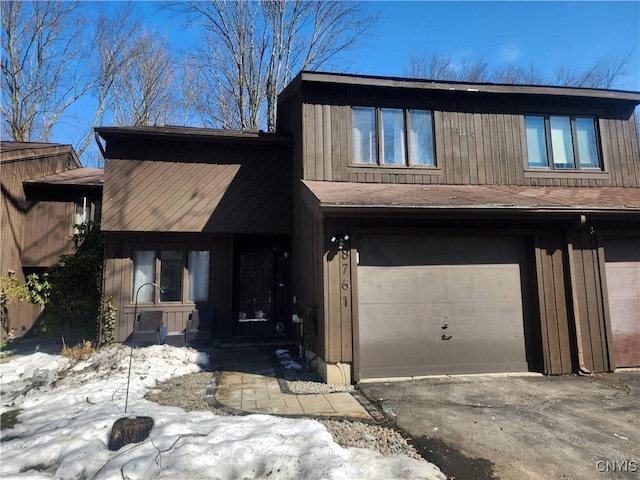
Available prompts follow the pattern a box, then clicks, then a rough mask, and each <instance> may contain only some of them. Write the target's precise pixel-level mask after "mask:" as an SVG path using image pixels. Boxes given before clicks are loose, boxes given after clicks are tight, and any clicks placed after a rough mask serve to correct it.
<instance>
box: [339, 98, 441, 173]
mask: <svg viewBox="0 0 640 480" xmlns="http://www.w3.org/2000/svg"><path fill="white" fill-rule="evenodd" d="M351 121H352V138H353V163H354V164H357V165H380V166H396V165H399V166H427V167H428V166H434V165H435V155H434V147H433V114H432V112H431V111H429V110H413V109H401V108H375V107H352V109H351Z"/></svg>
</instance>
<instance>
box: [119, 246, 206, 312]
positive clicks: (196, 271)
mask: <svg viewBox="0 0 640 480" xmlns="http://www.w3.org/2000/svg"><path fill="white" fill-rule="evenodd" d="M209 257H210V252H209V251H207V250H187V251H183V250H160V251H155V250H137V251H134V252H133V290H132V294H131V299H132V302H134V301H135V296H136V292H137V291H138V289H139V288H140V287H142V285H144V284H145V283H155V284H156V285H159V286H160V288H159V289H156V288H154V287H153V286H152V285H147V286H145V287H142V288H141V289H140V292H139V293H138V303H156V301H159V302H194V303H195V302H203V303H206V302H208V301H209ZM185 286H186V288H185ZM156 291H157V292H158V293H157V294H156Z"/></svg>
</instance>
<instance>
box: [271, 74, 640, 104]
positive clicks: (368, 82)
mask: <svg viewBox="0 0 640 480" xmlns="http://www.w3.org/2000/svg"><path fill="white" fill-rule="evenodd" d="M304 83H307V84H327V85H330V84H333V85H338V84H340V85H357V86H359V87H378V88H394V89H413V90H430V91H440V92H465V93H487V94H498V95H500V94H501V95H513V94H518V95H546V96H562V97H583V98H591V99H608V100H620V101H626V102H632V103H634V104H635V105H638V104H640V92H634V91H627V90H609V89H601V88H583V87H564V86H555V85H519V84H502V83H474V82H451V81H440V80H428V79H415V78H401V77H382V76H371V75H353V74H344V73H326V72H309V71H302V72H300V73H299V74H298V76H296V78H295V79H294V80H293V81H292V82H291V83H290V84H289V85H288V86H287V87H286V88H285V89H284V90H283V91H282V93H281V94H280V96H281V97H282V99H283V100H284V99H285V98H287V97H289V96H290V95H293V94H294V93H295V92H296V91H298V90H299V89H300V88H301V87H302V85H303V84H304Z"/></svg>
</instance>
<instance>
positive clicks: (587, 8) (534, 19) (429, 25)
mask: <svg viewBox="0 0 640 480" xmlns="http://www.w3.org/2000/svg"><path fill="white" fill-rule="evenodd" d="M154 3H155V2H142V1H141V2H138V4H137V7H138V9H139V10H140V11H141V12H142V13H143V15H144V17H145V22H144V23H145V27H146V28H147V30H148V31H151V30H154V31H155V32H156V33H158V34H166V35H167V36H168V40H169V43H170V44H173V45H177V46H178V47H179V48H181V49H184V50H188V49H189V48H190V47H192V46H193V45H195V44H196V43H197V41H198V37H197V34H196V33H195V29H193V28H191V29H189V28H186V29H185V28H184V26H183V25H182V24H181V21H182V19H181V18H180V17H176V16H175V15H174V14H172V13H171V12H168V11H167V10H160V11H158V9H157V8H156V5H155V4H154ZM367 7H368V8H370V9H371V10H374V11H377V12H378V13H379V15H380V17H379V21H378V23H377V25H376V26H375V28H373V29H372V31H371V33H370V34H369V36H368V37H367V38H365V39H363V41H362V44H361V45H360V46H359V48H358V49H357V50H355V51H353V52H352V53H351V54H350V55H349V61H348V63H345V64H343V65H342V66H341V67H340V68H339V69H338V70H337V71H343V72H347V73H359V74H366V75H380V76H403V73H404V70H405V68H406V66H407V65H408V63H409V58H410V56H411V55H412V54H422V55H424V56H425V57H427V58H428V57H430V56H431V55H432V54H434V53H437V54H438V55H440V56H448V57H451V58H453V59H454V60H459V59H461V58H464V57H467V58H471V59H476V58H484V59H485V60H486V61H487V62H488V63H489V65H490V66H491V67H500V66H502V65H504V64H507V63H512V64H515V65H520V66H526V67H528V66H531V65H533V66H535V67H536V69H537V70H539V71H541V72H543V73H545V74H548V75H549V74H552V73H553V71H554V70H555V69H556V68H557V67H559V66H561V65H565V66H570V67H573V68H575V69H577V70H581V69H584V68H586V67H589V66H592V65H593V64H594V62H596V61H597V60H598V59H600V58H602V57H607V56H615V55H621V54H624V53H625V52H630V53H631V59H630V63H629V65H628V67H627V73H628V76H627V77H625V78H623V79H622V81H621V82H620V83H619V84H618V85H617V86H616V88H618V89H621V90H635V91H640V1H637V0H636V1H623V2H613V1H588V2H585V1H582V2H569V1H560V2H556V1H543V2H528V1H516V2H507V1H498V2H485V1H468V2H458V1H444V2H435V1H433V2H432V1H412V2H400V1H397V2H396V1H393V2H389V1H370V2H368V3H367ZM85 108H86V107H85ZM77 135H78V133H77V132H71V131H70V130H67V128H64V129H58V131H57V132H56V135H55V137H54V138H53V141H56V142H60V143H70V142H72V141H73V138H76V137H77Z"/></svg>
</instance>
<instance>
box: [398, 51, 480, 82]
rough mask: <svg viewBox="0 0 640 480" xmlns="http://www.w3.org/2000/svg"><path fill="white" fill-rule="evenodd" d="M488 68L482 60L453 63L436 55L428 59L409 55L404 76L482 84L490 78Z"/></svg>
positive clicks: (451, 60) (469, 59) (463, 60)
mask: <svg viewBox="0 0 640 480" xmlns="http://www.w3.org/2000/svg"><path fill="white" fill-rule="evenodd" d="M488 67H489V64H488V63H487V61H486V60H485V59H483V58H478V59H472V58H470V57H463V58H462V59H461V60H460V61H455V60H454V59H453V58H452V57H441V56H440V55H438V54H437V53H435V54H433V55H432V56H431V57H430V58H429V59H427V58H425V57H424V56H422V55H411V57H410V58H409V65H408V67H407V68H405V75H407V76H409V77H412V78H424V79H429V80H449V81H460V82H484V81H487V80H488V79H489V77H490V73H489V70H488Z"/></svg>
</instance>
